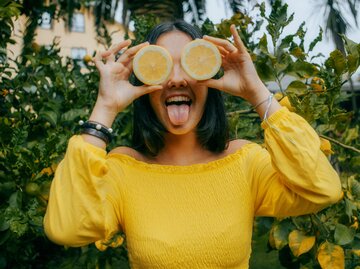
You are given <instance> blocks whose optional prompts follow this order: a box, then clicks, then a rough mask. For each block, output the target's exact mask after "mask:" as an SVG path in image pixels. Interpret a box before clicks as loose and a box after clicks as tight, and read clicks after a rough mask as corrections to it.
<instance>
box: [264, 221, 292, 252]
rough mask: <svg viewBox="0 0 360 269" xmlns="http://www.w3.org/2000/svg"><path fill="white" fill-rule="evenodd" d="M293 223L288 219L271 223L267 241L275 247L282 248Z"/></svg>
mask: <svg viewBox="0 0 360 269" xmlns="http://www.w3.org/2000/svg"><path fill="white" fill-rule="evenodd" d="M292 228H293V225H291V223H290V222H288V221H286V220H285V221H283V222H280V223H277V224H275V225H273V227H272V228H271V230H270V235H269V243H270V245H271V246H272V247H273V248H275V249H282V248H283V247H284V246H286V245H287V244H288V242H289V241H288V237H289V233H290V232H291V230H292Z"/></svg>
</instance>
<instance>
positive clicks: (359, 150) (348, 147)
mask: <svg viewBox="0 0 360 269" xmlns="http://www.w3.org/2000/svg"><path fill="white" fill-rule="evenodd" d="M319 136H320V137H322V138H325V139H327V140H329V141H331V142H333V143H335V144H337V145H339V146H341V147H343V148H346V149H350V150H353V151H355V152H357V153H360V149H357V148H355V147H352V146H349V145H345V144H343V143H341V142H339V141H337V140H336V139H334V138H331V137H328V136H326V135H319Z"/></svg>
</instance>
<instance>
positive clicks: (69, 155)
mask: <svg viewBox="0 0 360 269" xmlns="http://www.w3.org/2000/svg"><path fill="white" fill-rule="evenodd" d="M262 127H263V128H264V130H265V144H266V149H265V148H263V147H261V146H259V145H257V144H255V143H249V144H246V145H245V146H243V147H242V148H241V149H240V150H238V151H237V152H235V153H233V154H231V155H228V156H226V157H224V158H222V159H219V160H216V161H212V162H209V163H206V164H194V165H189V166H171V165H158V164H147V163H144V162H141V161H138V160H135V159H133V158H132V157H129V156H127V155H122V154H117V153H113V154H107V153H106V151H105V150H102V149H100V148H97V147H95V146H93V145H91V144H89V143H86V142H85V141H84V140H83V139H82V137H81V136H74V137H72V138H71V139H70V141H69V145H68V149H67V152H66V155H65V157H64V159H63V160H62V162H61V163H60V165H59V166H58V168H57V171H56V174H55V178H54V180H53V183H52V186H51V191H50V199H49V204H48V208H47V212H46V215H45V218H44V227H45V232H46V234H47V236H48V237H49V238H50V239H51V240H52V241H54V242H55V243H57V244H61V245H67V246H75V247H76V246H83V245H87V244H90V243H93V242H96V245H97V246H101V245H102V243H104V242H105V243H106V242H109V239H111V238H112V236H113V235H114V234H116V233H118V232H119V231H123V232H124V233H125V235H126V241H127V247H128V252H129V259H130V264H131V267H132V268H167V269H170V268H248V266H249V265H248V264H249V258H250V253H251V235H252V225H253V219H254V216H277V217H282V216H293V215H301V214H307V213H311V212H316V211H319V210H320V209H323V208H324V207H325V206H327V205H329V204H331V203H334V202H337V201H338V200H339V199H340V196H341V186H340V180H339V177H338V175H337V173H336V172H335V171H334V169H333V168H332V166H331V164H330V163H329V161H328V159H327V158H326V156H325V155H324V154H323V153H322V152H321V151H320V142H319V137H318V135H317V134H316V132H315V131H314V130H313V129H312V128H311V127H310V126H309V124H308V123H307V122H306V121H305V120H304V119H303V118H301V117H300V116H298V115H297V114H295V113H291V112H289V111H288V110H287V109H286V108H282V109H280V110H279V111H277V112H275V113H274V114H272V115H271V117H270V118H269V119H268V120H267V121H265V122H263V123H262Z"/></svg>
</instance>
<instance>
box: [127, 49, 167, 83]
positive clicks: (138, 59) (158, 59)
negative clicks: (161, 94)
mask: <svg viewBox="0 0 360 269" xmlns="http://www.w3.org/2000/svg"><path fill="white" fill-rule="evenodd" d="M172 66H173V62H172V59H171V56H170V54H169V52H168V51H167V50H166V49H164V48H163V47H160V46H156V45H150V46H146V47H144V48H142V49H140V50H139V51H138V52H137V53H136V55H135V57H134V60H133V70H134V73H135V76H136V77H137V78H138V79H139V80H140V81H141V82H143V83H144V84H147V85H158V84H161V83H162V82H164V81H165V80H167V79H168V77H169V75H170V73H171V70H172Z"/></svg>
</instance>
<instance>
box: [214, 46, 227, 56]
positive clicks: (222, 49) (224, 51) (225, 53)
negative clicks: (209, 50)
mask: <svg viewBox="0 0 360 269" xmlns="http://www.w3.org/2000/svg"><path fill="white" fill-rule="evenodd" d="M217 48H218V50H219V51H220V54H221V55H222V56H226V55H227V54H228V53H229V52H228V51H227V50H226V49H224V48H223V47H220V46H217Z"/></svg>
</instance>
